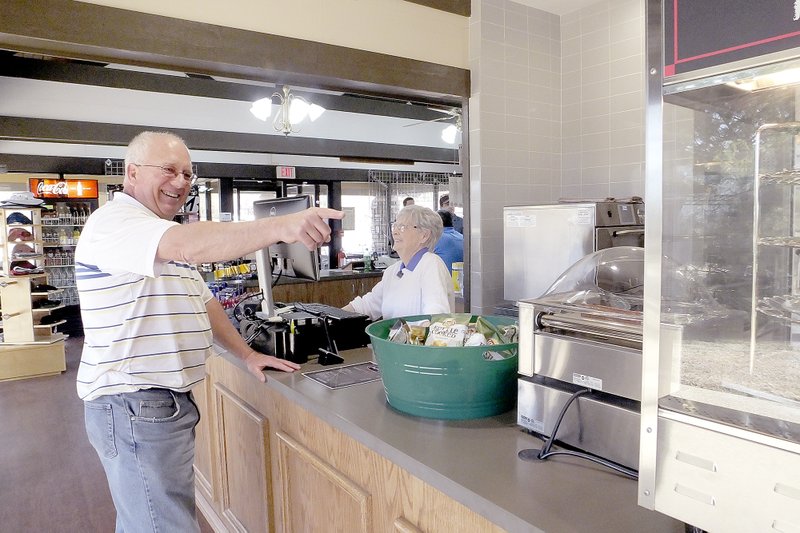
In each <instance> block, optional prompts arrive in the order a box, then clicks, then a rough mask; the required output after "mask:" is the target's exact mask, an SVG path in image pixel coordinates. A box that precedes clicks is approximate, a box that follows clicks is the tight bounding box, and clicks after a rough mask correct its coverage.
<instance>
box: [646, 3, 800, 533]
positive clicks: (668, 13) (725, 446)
mask: <svg viewBox="0 0 800 533" xmlns="http://www.w3.org/2000/svg"><path fill="white" fill-rule="evenodd" d="M712 4H713V7H712ZM797 9H798V8H797V2H795V3H794V4H793V3H792V2H780V1H772V0H766V1H763V2H741V1H738V2H737V1H733V0H719V1H717V2H689V1H683V0H670V1H668V2H666V1H664V2H662V1H658V0H649V1H648V2H647V13H646V20H647V70H646V76H647V80H646V84H647V95H648V98H647V107H646V110H645V116H646V148H645V151H646V201H647V203H648V209H649V217H648V223H647V228H646V239H647V247H646V249H645V293H644V294H645V306H644V307H645V311H644V327H643V333H644V340H643V362H642V367H643V368H642V402H641V416H642V418H641V425H640V451H639V454H640V456H639V482H638V483H639V504H640V505H642V506H644V507H647V508H649V509H655V510H656V511H659V512H661V513H664V514H667V515H670V516H672V517H675V518H677V519H679V520H681V521H683V522H685V523H687V524H692V525H693V526H694V527H696V528H700V529H703V530H708V531H734V532H735V531H743V532H744V531H800V85H798V84H799V83H800V40H798V35H800V22H798V15H800V13H798V12H797ZM686 280H692V281H693V282H694V283H691V284H687V283H685V281H686ZM698 286H702V287H704V290H707V291H708V292H709V293H710V294H711V295H712V296H713V299H711V300H709V299H705V298H699V297H698V294H695V293H693V292H692V291H691V290H687V287H698ZM709 301H713V302H714V306H715V308H714V312H715V313H716V314H717V316H719V313H723V314H724V316H721V317H720V318H721V320H719V321H718V322H717V323H718V324H720V327H714V328H703V327H692V326H694V325H695V324H696V323H698V324H699V319H700V318H701V317H703V316H704V315H706V314H707V313H708V311H709V310H708V309H707V308H706V306H707V302H709ZM675 302H679V303H678V304H677V305H679V306H680V307H681V308H682V310H683V311H684V312H683V314H682V316H683V319H684V322H683V323H679V324H675V323H669V318H668V317H669V316H670V315H671V314H672V311H673V310H672V309H670V306H671V305H673V304H675ZM721 310H722V311H721ZM695 319H697V320H695ZM668 330H669V336H668V335H667V331H668ZM676 331H677V334H675V333H676ZM665 361H667V362H668V363H670V364H666V365H665V364H664V362H665ZM659 368H662V369H663V368H668V369H670V370H669V375H668V376H664V375H660V373H659ZM661 374H663V372H661ZM665 377H666V378H667V379H664V378H665Z"/></svg>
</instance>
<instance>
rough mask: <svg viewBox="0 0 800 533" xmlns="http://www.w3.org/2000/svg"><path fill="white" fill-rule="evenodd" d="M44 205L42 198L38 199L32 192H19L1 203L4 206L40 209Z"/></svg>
mask: <svg viewBox="0 0 800 533" xmlns="http://www.w3.org/2000/svg"><path fill="white" fill-rule="evenodd" d="M43 203H44V200H42V199H41V198H36V197H35V196H34V195H33V193H32V192H28V191H26V192H17V193H14V194H12V195H11V196H10V197H9V198H8V200H3V201H2V202H0V205H2V206H14V205H24V206H26V207H38V206H40V205H42V204H43Z"/></svg>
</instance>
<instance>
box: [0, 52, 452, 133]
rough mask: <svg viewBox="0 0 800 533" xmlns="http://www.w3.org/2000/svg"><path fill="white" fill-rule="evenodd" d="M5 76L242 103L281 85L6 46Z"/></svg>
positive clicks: (328, 98)
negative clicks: (21, 52)
mask: <svg viewBox="0 0 800 533" xmlns="http://www.w3.org/2000/svg"><path fill="white" fill-rule="evenodd" d="M0 76H7V77H10V78H24V79H34V80H43V81H57V82H62V83H74V84H77V85H92V86H97V87H108V88H114V89H132V90H137V91H148V92H156V93H169V94H183V95H189V96H199V97H205V98H217V99H224V100H236V101H242V102H254V101H256V100H258V99H260V98H265V97H268V96H271V95H272V94H273V93H274V92H275V91H276V89H277V88H276V87H275V86H274V85H269V86H259V85H253V84H248V83H234V82H229V81H219V80H215V79H213V78H208V77H201V78H197V77H187V76H175V75H169V74H156V73H150V72H137V71H133V70H122V69H115V68H107V67H106V66H105V64H103V63H87V62H79V61H72V60H68V59H64V58H40V59H34V58H30V57H17V55H15V53H14V52H11V51H3V50H0ZM292 93H294V94H295V95H297V96H302V97H303V98H305V99H306V100H308V101H311V102H314V103H315V104H317V105H321V106H322V107H324V108H325V109H327V110H330V111H343V112H347V113H360V114H367V115H379V116H388V117H401V118H408V119H412V120H419V121H424V120H435V119H441V118H442V114H441V113H438V112H436V111H431V110H430V109H428V108H427V107H426V106H421V105H408V102H407V101H405V100H397V99H389V98H378V97H364V96H359V95H354V94H341V95H338V94H327V93H315V92H303V91H302V90H296V89H292Z"/></svg>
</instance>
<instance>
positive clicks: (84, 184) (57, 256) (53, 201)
mask: <svg viewBox="0 0 800 533" xmlns="http://www.w3.org/2000/svg"><path fill="white" fill-rule="evenodd" d="M29 185H30V190H31V192H33V193H34V194H35V195H36V196H37V197H38V198H42V199H44V201H45V206H46V207H47V209H45V210H43V211H42V239H43V246H44V267H45V271H46V272H47V283H48V285H51V286H53V287H56V288H57V289H58V291H57V292H52V293H51V295H50V299H51V300H55V301H57V302H58V305H59V307H58V308H57V309H56V310H55V311H54V312H53V313H52V314H53V315H55V316H57V317H58V318H59V319H61V320H64V321H65V322H64V323H63V324H62V325H60V326H59V331H61V332H63V333H67V334H69V335H82V334H83V325H82V323H81V318H80V308H79V301H78V291H77V288H76V286H75V247H76V246H77V245H78V240H79V239H80V235H81V232H82V231H83V226H84V224H85V223H86V219H87V218H88V217H89V215H90V214H91V213H92V212H93V211H94V210H95V209H97V207H98V194H97V193H98V185H97V180H94V179H88V178H83V177H80V178H77V177H74V178H72V177H66V176H65V177H64V178H62V179H46V178H37V177H31V178H30V179H29Z"/></svg>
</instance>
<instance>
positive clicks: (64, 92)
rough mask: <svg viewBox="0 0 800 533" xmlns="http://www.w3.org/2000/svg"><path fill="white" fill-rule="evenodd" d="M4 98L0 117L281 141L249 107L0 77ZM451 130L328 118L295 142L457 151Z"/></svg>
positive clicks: (225, 157) (98, 149)
mask: <svg viewBox="0 0 800 533" xmlns="http://www.w3.org/2000/svg"><path fill="white" fill-rule="evenodd" d="M0 94H2V95H3V98H0V116H11V117H28V118H38V119H52V120H66V121H81V122H97V123H113V124H123V125H141V124H147V125H148V126H149V127H153V128H164V129H171V128H173V129H190V130H206V131H222V132H235V133H247V134H257V135H265V136H267V135H269V136H279V137H283V133H281V132H279V131H276V130H275V129H274V127H273V125H272V121H271V118H270V119H267V122H262V121H260V120H258V119H257V118H255V117H254V116H253V115H252V114H251V113H250V110H249V109H250V102H245V101H239V100H228V99H219V98H206V97H199V96H189V95H182V94H168V93H156V92H152V91H141V90H133V89H121V88H113V87H101V86H94V85H80V84H75V83H65V82H59V81H49V80H37V79H27V78H14V77H6V76H0ZM276 101H277V99H276ZM274 115H275V106H273V116H274ZM447 125H448V123H440V122H419V121H418V120H414V119H409V118H398V117H387V116H380V115H369V114H360V113H348V112H343V111H335V110H328V111H326V112H325V113H324V114H323V115H322V116H321V117H320V118H318V119H317V120H316V121H315V122H309V121H305V122H304V123H303V124H302V125H301V127H300V129H299V131H297V132H295V133H292V134H291V136H292V137H307V138H316V139H330V140H342V141H355V142H373V143H374V142H379V143H385V144H394V145H410V146H422V147H434V148H445V149H453V148H454V146H453V145H450V144H447V143H445V142H444V141H443V140H442V139H441V132H442V130H443V129H444V127H446V126H447ZM0 153H11V154H24V155H48V156H62V157H93V158H94V157H97V158H103V159H105V158H111V159H119V158H122V157H123V156H124V147H113V146H95V145H86V144H69V143H47V142H22V141H10V140H9V141H0ZM192 157H193V160H194V161H195V162H213V163H231V164H234V163H238V164H259V165H290V166H310V167H331V168H370V169H377V170H383V169H391V168H396V167H392V166H390V165H389V166H387V165H381V164H376V163H369V164H365V163H352V162H348V163H343V162H341V161H339V159H338V158H332V157H308V156H292V155H287V154H274V153H270V154H266V153H249V152H218V151H199V150H193V151H192ZM457 165H458V162H457V161H454V162H453V165H446V164H432V163H416V164H414V165H413V166H410V165H403V168H402V169H403V170H415V171H425V172H453V171H457V170H458V169H457ZM454 167H456V168H454Z"/></svg>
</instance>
